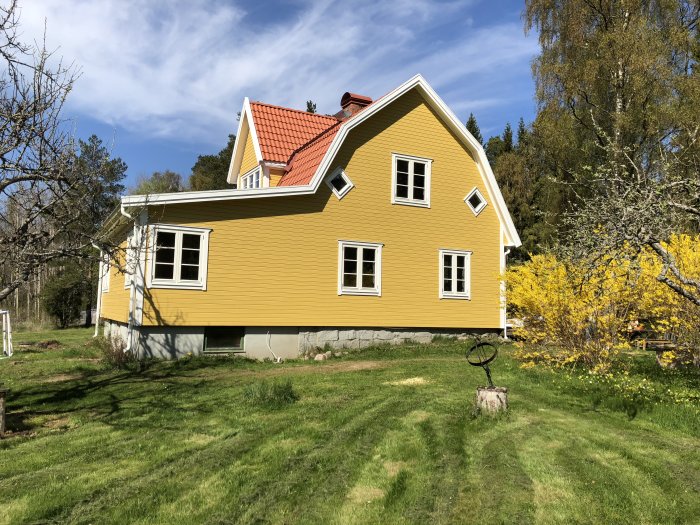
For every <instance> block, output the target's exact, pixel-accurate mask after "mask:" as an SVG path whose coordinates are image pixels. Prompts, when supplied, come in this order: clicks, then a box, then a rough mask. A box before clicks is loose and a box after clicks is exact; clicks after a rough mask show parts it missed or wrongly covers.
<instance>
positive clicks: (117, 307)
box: [100, 241, 129, 323]
mask: <svg viewBox="0 0 700 525" xmlns="http://www.w3.org/2000/svg"><path fill="white" fill-rule="evenodd" d="M125 248H126V241H124V242H123V243H122V244H121V245H120V253H124V252H123V250H124V249H125ZM121 265H122V266H123V265H124V261H123V260H122V261H121ZM124 277H125V276H124V274H123V273H122V272H120V271H119V270H118V269H117V268H114V267H111V268H110V274H109V291H108V292H106V293H103V294H102V304H101V306H100V316H101V317H105V318H107V319H112V320H114V321H119V322H122V323H126V322H128V320H129V289H128V288H124Z"/></svg>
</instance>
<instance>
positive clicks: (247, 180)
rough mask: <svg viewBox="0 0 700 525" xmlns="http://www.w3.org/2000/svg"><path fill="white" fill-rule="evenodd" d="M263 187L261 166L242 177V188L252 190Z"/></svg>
mask: <svg viewBox="0 0 700 525" xmlns="http://www.w3.org/2000/svg"><path fill="white" fill-rule="evenodd" d="M261 187H262V175H261V173H260V168H255V169H253V170H251V171H249V172H248V173H246V174H245V175H243V176H242V177H241V189H244V190H252V189H256V188H261Z"/></svg>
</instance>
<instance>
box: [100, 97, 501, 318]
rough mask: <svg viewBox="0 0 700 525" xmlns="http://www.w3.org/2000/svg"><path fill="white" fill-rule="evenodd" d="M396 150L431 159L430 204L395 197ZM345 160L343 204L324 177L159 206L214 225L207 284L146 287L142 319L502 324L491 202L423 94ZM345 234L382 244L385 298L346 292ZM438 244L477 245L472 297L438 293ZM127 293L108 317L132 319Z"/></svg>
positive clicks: (163, 214)
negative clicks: (290, 193)
mask: <svg viewBox="0 0 700 525" xmlns="http://www.w3.org/2000/svg"><path fill="white" fill-rule="evenodd" d="M246 149H248V146H247V147H246ZM392 152H396V153H402V154H407V155H415V156H419V157H427V158H431V159H433V164H432V183H431V208H430V209H426V208H418V207H412V206H403V205H392V204H391V171H392V163H391V154H392ZM337 166H344V167H345V171H346V173H347V175H348V176H349V177H350V179H351V180H352V182H353V183H354V184H355V188H353V189H352V190H351V191H350V192H349V193H348V194H347V195H346V196H345V197H344V198H343V199H342V200H341V201H338V199H337V198H336V197H335V196H334V195H332V193H331V192H330V190H329V188H328V187H327V185H326V184H322V185H321V186H320V188H319V190H318V192H317V193H316V194H314V195H308V196H297V197H274V198H269V199H246V200H239V201H229V202H211V203H193V204H182V205H171V206H166V207H164V208H151V210H150V215H151V218H152V220H153V219H155V218H156V217H157V218H158V221H159V222H163V223H168V224H183V225H189V226H200V227H207V228H212V232H211V235H210V240H209V262H208V280H207V281H208V283H207V290H206V291H193V290H169V289H151V290H147V293H146V294H147V297H146V300H145V305H144V324H161V323H167V324H174V325H191V326H198V325H241V326H270V325H278V326H387V327H454V328H459V327H473V328H495V327H498V326H500V308H499V282H498V274H499V269H500V234H501V232H500V225H499V221H498V218H497V216H496V213H495V210H494V203H493V202H492V201H491V198H490V196H489V194H488V192H487V190H486V188H485V186H484V184H483V182H482V180H481V177H480V176H479V174H478V168H477V165H476V163H475V162H474V160H473V158H472V156H471V155H470V153H469V152H468V151H467V150H466V148H464V147H463V146H462V145H461V144H460V143H459V142H458V140H457V139H456V137H454V136H453V134H452V133H451V132H450V131H449V129H448V128H446V127H445V126H444V125H443V124H442V123H441V122H440V121H439V120H438V117H437V116H436V115H435V114H434V113H433V111H432V110H431V109H430V108H429V106H427V105H426V104H425V103H424V101H423V100H422V98H421V96H420V95H419V94H418V93H417V92H415V91H412V92H410V93H408V94H406V95H404V96H403V97H401V98H400V99H399V100H397V101H396V102H394V103H392V104H391V105H390V106H389V107H387V108H386V109H384V110H383V111H381V112H380V113H378V114H377V115H375V116H373V117H371V118H370V119H368V120H367V121H366V122H365V123H364V124H362V125H361V126H359V127H358V128H356V129H355V130H353V131H352V132H351V134H350V135H349V136H348V138H347V140H346V142H345V144H344V146H343V147H342V148H341V151H340V152H339V153H338V156H337V158H336V159H335V161H334V162H333V163H332V164H331V167H330V169H331V170H333V169H335V167H337ZM474 186H477V187H478V188H479V189H480V191H481V192H482V194H483V195H484V196H485V197H486V198H487V201H488V206H487V207H486V208H485V209H484V210H483V211H482V212H481V214H480V215H479V216H478V217H475V216H474V214H473V213H472V211H471V210H470V209H469V207H468V206H467V205H466V204H465V203H464V201H463V199H464V197H465V196H466V195H467V193H468V192H469V191H470V190H471V189H472V188H473V187H474ZM339 239H345V240H353V241H368V242H381V243H384V249H383V257H382V296H381V297H365V296H338V294H337V286H338V240H339ZM440 248H448V249H455V250H471V251H472V252H473V254H472V258H471V296H472V299H471V300H458V299H439V297H438V290H439V282H438V281H439V257H438V250H439V249H440ZM147 271H148V270H147ZM118 280H119V278H114V279H113V281H112V283H113V284H112V285H111V288H110V293H108V294H105V297H107V296H109V295H110V294H111V293H112V289H113V288H114V289H117V288H118V287H119V285H118V284H117V282H118ZM122 287H123V285H122ZM117 293H120V294H121V292H117ZM115 295H116V294H115ZM122 296H123V297H125V299H124V301H123V303H122V305H123V306H121V307H120V308H116V307H115V306H114V305H113V304H112V302H111V301H107V302H106V305H105V306H106V308H105V310H104V312H105V313H104V315H105V317H110V316H111V315H110V314H108V312H110V313H111V312H118V314H119V316H118V317H113V318H117V319H124V318H125V313H124V312H125V311H126V307H127V302H128V293H126V294H122ZM114 315H116V314H114Z"/></svg>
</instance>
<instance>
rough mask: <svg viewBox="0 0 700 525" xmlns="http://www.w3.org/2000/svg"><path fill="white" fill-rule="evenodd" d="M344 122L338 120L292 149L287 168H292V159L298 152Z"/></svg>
mask: <svg viewBox="0 0 700 525" xmlns="http://www.w3.org/2000/svg"><path fill="white" fill-rule="evenodd" d="M342 123H343V121H342V120H339V121H338V122H336V123H335V124H333V125H332V126H329V127H327V128H326V129H324V130H323V131H322V132H321V133H319V134H318V135H316V136H314V137H313V138H311V139H309V140H308V141H307V142H305V143H304V144H302V145H301V146H299V147H298V148H297V149H295V150H294V151H292V153H291V155H289V159H288V160H287V168H290V167H291V165H292V161H293V160H294V157H295V156H296V154H297V153H299V152H301V151H302V150H304V149H306V148H308V147H310V146H311V145H312V144H313V143H314V142H316V141H317V140H319V139H320V138H321V137H323V135H325V134H326V133H328V132H329V131H331V130H332V129H334V128H336V127H338V126H340V125H341V124H342Z"/></svg>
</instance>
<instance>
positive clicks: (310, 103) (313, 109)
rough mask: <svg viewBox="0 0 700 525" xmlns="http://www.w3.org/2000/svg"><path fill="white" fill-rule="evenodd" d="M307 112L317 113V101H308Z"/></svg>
mask: <svg viewBox="0 0 700 525" xmlns="http://www.w3.org/2000/svg"><path fill="white" fill-rule="evenodd" d="M306 112H307V113H316V103H315V102H314V101H313V100H307V101H306Z"/></svg>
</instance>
